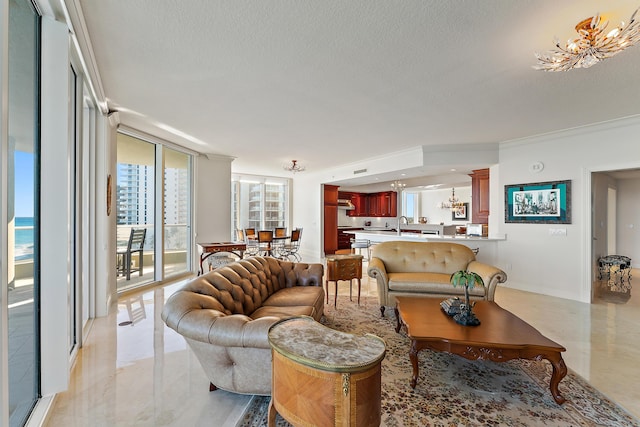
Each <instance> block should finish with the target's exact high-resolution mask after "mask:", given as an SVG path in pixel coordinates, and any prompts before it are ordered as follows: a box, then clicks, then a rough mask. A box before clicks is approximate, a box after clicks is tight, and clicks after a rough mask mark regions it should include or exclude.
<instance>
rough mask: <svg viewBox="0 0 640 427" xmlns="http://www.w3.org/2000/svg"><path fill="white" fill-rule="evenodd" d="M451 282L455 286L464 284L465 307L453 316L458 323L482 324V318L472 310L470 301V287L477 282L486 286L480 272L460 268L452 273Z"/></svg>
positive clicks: (466, 324) (468, 324)
mask: <svg viewBox="0 0 640 427" xmlns="http://www.w3.org/2000/svg"><path fill="white" fill-rule="evenodd" d="M450 281H451V284H452V285H453V286H455V287H458V286H464V302H465V303H464V307H461V310H460V313H458V314H456V315H455V316H453V319H454V320H455V321H456V323H459V324H460V325H465V326H476V325H479V324H480V320H479V319H478V318H477V317H476V315H475V314H473V311H471V308H472V306H471V302H470V301H469V288H473V287H474V286H475V285H476V283H477V284H479V285H480V286H484V281H483V280H482V277H480V275H479V274H478V273H474V272H472V271H465V270H459V271H456V272H455V273H453V274H452V275H451V279H450Z"/></svg>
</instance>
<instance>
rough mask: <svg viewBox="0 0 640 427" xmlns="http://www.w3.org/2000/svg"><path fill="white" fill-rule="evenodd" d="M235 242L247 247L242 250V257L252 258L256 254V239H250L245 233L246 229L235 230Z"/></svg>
mask: <svg viewBox="0 0 640 427" xmlns="http://www.w3.org/2000/svg"><path fill="white" fill-rule="evenodd" d="M254 231H255V230H254ZM254 235H255V233H254ZM236 241H238V242H243V243H244V244H245V245H246V246H247V247H246V249H245V250H244V256H253V255H256V254H257V253H258V241H257V240H256V239H250V238H249V235H248V234H247V233H246V229H245V230H242V229H236Z"/></svg>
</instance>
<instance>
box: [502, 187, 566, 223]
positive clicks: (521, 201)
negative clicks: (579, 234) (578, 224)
mask: <svg viewBox="0 0 640 427" xmlns="http://www.w3.org/2000/svg"><path fill="white" fill-rule="evenodd" d="M504 221H505V222H521V223H541V224H571V181H570V180H568V181H549V182H536V183H532V184H516V185H505V186H504Z"/></svg>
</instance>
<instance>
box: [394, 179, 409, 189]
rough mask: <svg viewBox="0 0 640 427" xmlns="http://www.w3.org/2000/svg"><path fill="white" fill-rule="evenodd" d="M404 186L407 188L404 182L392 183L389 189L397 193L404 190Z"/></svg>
mask: <svg viewBox="0 0 640 427" xmlns="http://www.w3.org/2000/svg"><path fill="white" fill-rule="evenodd" d="M406 186H407V184H405V183H404V182H400V181H393V182H392V183H391V188H393V189H394V190H398V191H402V190H404V189H405V187H406Z"/></svg>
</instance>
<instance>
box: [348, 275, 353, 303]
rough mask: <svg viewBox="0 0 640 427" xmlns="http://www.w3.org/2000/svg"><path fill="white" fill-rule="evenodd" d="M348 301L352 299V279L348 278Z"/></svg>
mask: <svg viewBox="0 0 640 427" xmlns="http://www.w3.org/2000/svg"><path fill="white" fill-rule="evenodd" d="M349 301H353V279H349Z"/></svg>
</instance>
